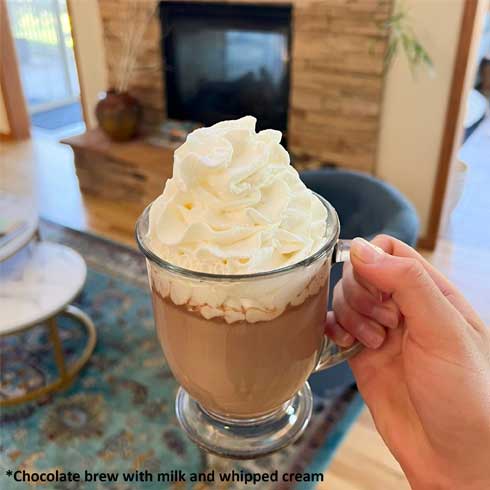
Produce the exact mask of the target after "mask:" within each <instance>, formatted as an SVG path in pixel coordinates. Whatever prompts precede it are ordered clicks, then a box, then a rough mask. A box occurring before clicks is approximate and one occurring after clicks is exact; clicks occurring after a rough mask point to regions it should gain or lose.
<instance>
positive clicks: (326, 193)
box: [301, 169, 419, 394]
mask: <svg viewBox="0 0 490 490" xmlns="http://www.w3.org/2000/svg"><path fill="white" fill-rule="evenodd" d="M301 179H302V180H303V182H304V183H305V184H306V185H307V186H308V187H309V188H310V189H312V190H313V191H315V192H316V193H318V194H320V195H321V196H323V197H324V198H325V199H327V201H329V202H330V203H331V204H332V205H333V206H334V207H335V209H336V210H337V213H338V215H339V218H340V225H341V230H340V237H341V238H347V239H350V238H354V237H356V236H361V237H364V238H366V239H371V238H373V237H374V236H376V235H378V234H380V233H385V234H388V235H392V236H394V237H396V238H398V239H399V240H402V241H403V242H405V243H408V244H409V245H412V246H413V245H415V242H416V240H417V235H418V229H419V222H418V218H417V213H416V212H415V209H414V207H413V205H412V204H411V203H410V202H409V201H408V200H407V199H406V198H405V197H404V196H403V195H402V194H401V193H400V192H398V191H397V190H396V189H394V188H393V187H392V186H390V185H388V184H386V183H385V182H382V181H380V180H378V179H376V178H374V177H371V176H369V175H366V174H361V173H357V172H348V171H344V170H333V169H322V170H315V171H309V172H303V173H302V174H301ZM341 275H342V264H336V265H334V266H333V268H332V274H331V277H330V298H329V307H330V304H331V297H332V291H333V288H334V286H335V284H337V282H338V280H339V279H340V277H341ZM309 381H310V384H311V387H312V389H313V391H314V392H315V393H317V394H322V393H323V392H324V391H325V389H328V388H332V387H336V386H339V385H347V384H352V383H354V378H353V376H352V373H351V372H350V369H349V366H348V364H347V363H344V364H341V365H339V366H336V367H334V368H332V369H329V370H328V371H324V372H321V373H317V374H314V375H313V376H311V377H310V380H309Z"/></svg>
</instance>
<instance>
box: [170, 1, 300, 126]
mask: <svg viewBox="0 0 490 490" xmlns="http://www.w3.org/2000/svg"><path fill="white" fill-rule="evenodd" d="M160 18H161V21H162V33H163V34H162V48H163V53H164V66H165V82H166V95H167V102H166V105H167V111H168V117H169V118H172V119H178V120H190V121H196V122H200V123H203V124H205V125H210V124H214V123H216V122H218V121H222V120H224V119H234V118H237V117H241V116H245V115H247V114H251V115H253V116H255V117H256V118H257V121H258V122H257V129H265V128H274V129H278V130H280V131H283V133H284V134H285V133H286V130H287V119H288V105H289V59H290V44H291V7H284V6H280V7H270V6H267V7H263V6H259V7H258V6H254V5H232V4H216V3H194V2H193V3H187V4H184V3H180V2H161V3H160Z"/></svg>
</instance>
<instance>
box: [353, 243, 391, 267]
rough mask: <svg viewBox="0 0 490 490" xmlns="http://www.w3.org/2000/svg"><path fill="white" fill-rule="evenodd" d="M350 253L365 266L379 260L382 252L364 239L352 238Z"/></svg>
mask: <svg viewBox="0 0 490 490" xmlns="http://www.w3.org/2000/svg"><path fill="white" fill-rule="evenodd" d="M351 253H352V254H353V255H355V256H356V257H357V258H358V259H359V260H360V261H362V262H364V263H365V264H373V263H375V262H377V261H378V260H380V259H381V258H382V257H383V255H384V252H383V250H382V249H381V248H379V247H376V246H375V245H373V244H372V243H369V242H368V241H367V240H364V238H360V237H357V238H354V240H352V247H351Z"/></svg>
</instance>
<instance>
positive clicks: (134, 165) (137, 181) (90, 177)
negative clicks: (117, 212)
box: [61, 129, 173, 204]
mask: <svg viewBox="0 0 490 490" xmlns="http://www.w3.org/2000/svg"><path fill="white" fill-rule="evenodd" d="M61 142H62V143H65V144H67V145H69V146H71V147H72V149H73V153H74V156H75V166H76V170H77V175H78V180H79V182H80V188H81V189H82V191H83V192H84V193H87V194H91V195H96V196H100V197H104V198H107V199H122V200H125V201H131V202H137V203H140V204H148V203H149V202H150V201H152V200H153V199H155V197H157V196H158V195H159V194H161V193H162V190H163V186H164V185H165V182H166V181H167V179H168V178H170V177H171V176H172V164H173V150H171V149H167V148H162V147H158V146H153V145H150V144H149V143H147V142H145V141H144V140H143V139H135V140H133V141H129V142H127V143H116V142H113V141H111V140H110V139H109V138H107V136H105V135H104V134H103V133H102V131H101V130H100V129H94V130H90V131H87V132H86V133H83V134H80V135H77V136H73V137H71V138H66V139H63V140H62V141H61Z"/></svg>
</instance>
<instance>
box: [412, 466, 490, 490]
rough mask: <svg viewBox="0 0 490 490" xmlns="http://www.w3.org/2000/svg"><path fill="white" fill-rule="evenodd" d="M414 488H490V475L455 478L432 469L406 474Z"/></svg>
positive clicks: (478, 489)
mask: <svg viewBox="0 0 490 490" xmlns="http://www.w3.org/2000/svg"><path fill="white" fill-rule="evenodd" d="M406 476H407V480H408V482H409V483H410V488H411V489H412V490H461V489H462V488H464V489H465V490H488V489H489V488H490V477H488V478H485V481H484V480H483V478H481V479H480V478H479V479H478V480H473V481H471V480H469V479H467V478H464V477H462V478H459V479H455V478H454V477H453V476H446V475H437V474H435V473H431V471H430V469H427V470H426V471H425V472H424V475H420V476H415V475H409V474H406Z"/></svg>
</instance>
